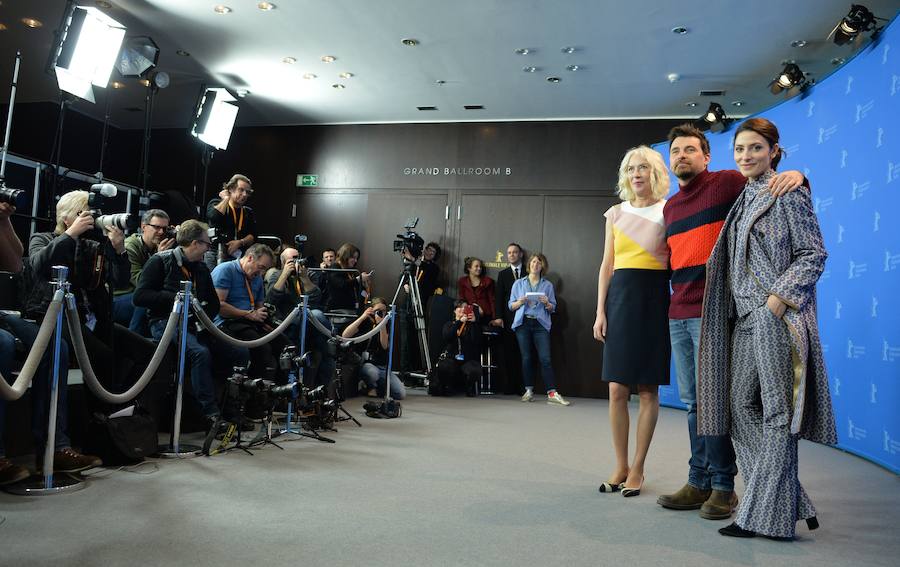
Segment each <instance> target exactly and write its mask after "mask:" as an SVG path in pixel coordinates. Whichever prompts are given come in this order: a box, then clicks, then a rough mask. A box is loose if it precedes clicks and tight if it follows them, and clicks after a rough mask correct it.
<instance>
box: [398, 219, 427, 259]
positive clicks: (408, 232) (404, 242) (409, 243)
mask: <svg viewBox="0 0 900 567" xmlns="http://www.w3.org/2000/svg"><path fill="white" fill-rule="evenodd" d="M417 224H419V217H409V218H408V219H406V224H404V225H403V230H404V232H403V233H402V234H398V235H397V240H395V241H394V252H400V253H401V254H402V253H403V251H404V250H408V251H409V253H410V254H411V255H412V257H413V258H418V257H419V256H421V255H422V251H423V250H424V249H425V240H423V239H422V237H421V236H419V235H418V234H417V233H416V232H415V231H414V230H413V229H414V228H416V225H417ZM404 260H406V258H404Z"/></svg>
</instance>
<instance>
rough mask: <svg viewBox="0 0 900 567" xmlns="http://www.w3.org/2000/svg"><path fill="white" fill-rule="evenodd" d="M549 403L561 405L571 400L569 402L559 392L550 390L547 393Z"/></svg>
mask: <svg viewBox="0 0 900 567" xmlns="http://www.w3.org/2000/svg"><path fill="white" fill-rule="evenodd" d="M547 403H548V404H559V405H561V406H567V405H569V404H570V403H571V402H567V401H566V399H565V398H564V397H562V395H561V394H560V393H559V392H550V393H549V394H547Z"/></svg>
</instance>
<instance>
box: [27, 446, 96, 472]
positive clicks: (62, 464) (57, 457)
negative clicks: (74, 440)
mask: <svg viewBox="0 0 900 567" xmlns="http://www.w3.org/2000/svg"><path fill="white" fill-rule="evenodd" d="M36 464H37V472H38V474H43V472H44V455H43V454H40V455H38V456H37V463H36ZM102 465H103V461H101V460H100V457H95V456H93V455H82V454H81V453H79V452H78V451H76V450H75V449H73V448H71V447H66V448H65V449H60V450H59V451H56V452H55V453H53V472H63V473H73V472H80V471H83V470H87V469H92V468H94V467H99V466H102Z"/></svg>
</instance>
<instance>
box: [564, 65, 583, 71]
mask: <svg viewBox="0 0 900 567" xmlns="http://www.w3.org/2000/svg"><path fill="white" fill-rule="evenodd" d="M579 69H581V65H567V66H566V71H577V70H579Z"/></svg>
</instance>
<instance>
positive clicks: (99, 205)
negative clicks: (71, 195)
mask: <svg viewBox="0 0 900 567" xmlns="http://www.w3.org/2000/svg"><path fill="white" fill-rule="evenodd" d="M115 195H116V188H115V186H114V185H110V184H109V183H99V184H97V185H91V189H90V191H89V192H88V208H89V209H90V212H91V216H93V217H94V227H95V228H96V229H97V230H98V231H99V230H102V229H106V230H109V229H110V228H118V229H119V230H121V231H122V232H126V231H127V232H134V231H135V230H137V228H138V227H139V226H140V221H139V220H138V218H137V216H135V215H131V214H129V213H114V214H110V215H105V214H103V205H104V204H105V202H106V197H114V196H115Z"/></svg>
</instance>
